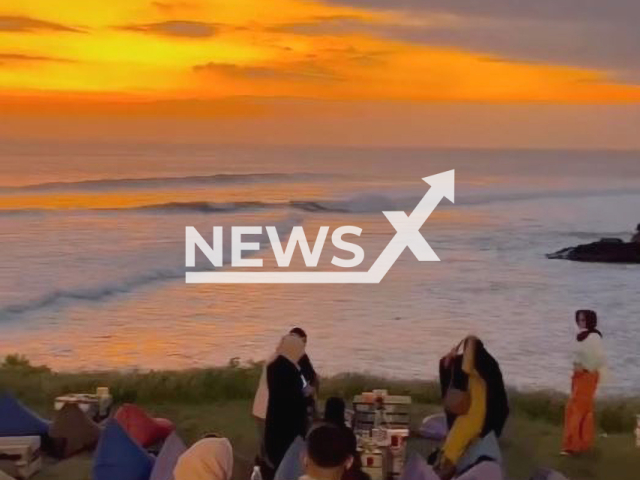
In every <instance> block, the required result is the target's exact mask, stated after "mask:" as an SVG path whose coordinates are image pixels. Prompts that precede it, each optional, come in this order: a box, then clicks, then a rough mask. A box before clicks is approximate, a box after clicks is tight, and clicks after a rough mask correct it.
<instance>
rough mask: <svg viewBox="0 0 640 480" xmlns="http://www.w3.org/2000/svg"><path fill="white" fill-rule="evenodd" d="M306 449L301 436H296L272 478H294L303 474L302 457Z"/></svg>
mask: <svg viewBox="0 0 640 480" xmlns="http://www.w3.org/2000/svg"><path fill="white" fill-rule="evenodd" d="M306 449H307V443H306V442H305V441H304V440H303V439H302V437H296V439H295V440H294V441H293V443H292V444H291V446H290V447H289V450H287V453H285V455H284V458H283V459H282V462H280V466H279V467H278V470H276V474H275V476H274V477H273V480H292V479H293V480H295V479H296V478H300V477H301V476H303V475H304V465H303V463H302V459H303V456H304V452H305V451H306Z"/></svg>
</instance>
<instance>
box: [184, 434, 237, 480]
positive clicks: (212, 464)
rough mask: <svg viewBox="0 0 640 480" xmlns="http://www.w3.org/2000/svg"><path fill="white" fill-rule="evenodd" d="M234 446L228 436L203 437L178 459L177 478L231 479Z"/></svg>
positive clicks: (195, 479)
mask: <svg viewBox="0 0 640 480" xmlns="http://www.w3.org/2000/svg"><path fill="white" fill-rule="evenodd" d="M232 473H233V448H232V447H231V443H229V440H227V439H226V438H203V439H202V440H200V441H198V442H196V443H194V444H193V446H192V447H191V448H190V449H189V450H187V451H186V452H184V453H183V454H182V455H181V456H180V458H179V459H178V463H177V465H176V468H175V469H174V471H173V476H174V478H175V480H230V479H231V474H232Z"/></svg>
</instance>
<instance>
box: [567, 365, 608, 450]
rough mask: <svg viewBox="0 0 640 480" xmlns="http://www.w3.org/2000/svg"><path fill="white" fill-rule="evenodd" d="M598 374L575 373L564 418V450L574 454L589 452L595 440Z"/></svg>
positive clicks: (584, 371)
mask: <svg viewBox="0 0 640 480" xmlns="http://www.w3.org/2000/svg"><path fill="white" fill-rule="evenodd" d="M599 378H600V375H599V374H598V372H588V371H586V370H581V371H578V372H574V374H573V378H572V381H571V398H569V402H568V403H567V408H566V410H565V417H564V436H563V440H562V450H564V451H567V452H572V453H580V452H584V451H587V450H589V449H590V448H591V446H592V445H593V440H594V438H595V420H594V415H593V403H594V402H593V400H594V397H595V394H596V390H597V388H598V380H599Z"/></svg>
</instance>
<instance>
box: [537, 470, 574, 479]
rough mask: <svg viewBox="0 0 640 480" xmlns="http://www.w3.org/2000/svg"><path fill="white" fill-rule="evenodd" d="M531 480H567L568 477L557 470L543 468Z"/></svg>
mask: <svg viewBox="0 0 640 480" xmlns="http://www.w3.org/2000/svg"><path fill="white" fill-rule="evenodd" d="M531 480H567V477H565V476H564V475H562V474H561V473H560V472H556V471H555V470H551V469H549V468H541V469H539V470H537V471H536V472H535V473H534V474H533V476H532V477H531Z"/></svg>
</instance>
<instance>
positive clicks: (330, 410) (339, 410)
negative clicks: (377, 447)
mask: <svg viewBox="0 0 640 480" xmlns="http://www.w3.org/2000/svg"><path fill="white" fill-rule="evenodd" d="M345 409H346V406H345V403H344V400H342V399H341V398H339V397H331V398H329V399H327V403H326V404H325V406H324V422H325V423H326V424H329V425H335V426H336V427H338V428H340V429H342V430H344V432H345V435H346V436H347V438H348V439H349V447H350V450H349V451H350V452H351V456H352V457H353V463H352V465H351V467H350V468H349V469H348V470H347V471H346V472H345V473H344V475H343V476H342V480H370V477H369V475H367V474H366V473H365V472H363V471H362V459H361V458H360V452H358V440H357V438H356V435H355V434H354V433H353V430H351V428H349V427H348V426H347V422H346V419H345Z"/></svg>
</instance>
